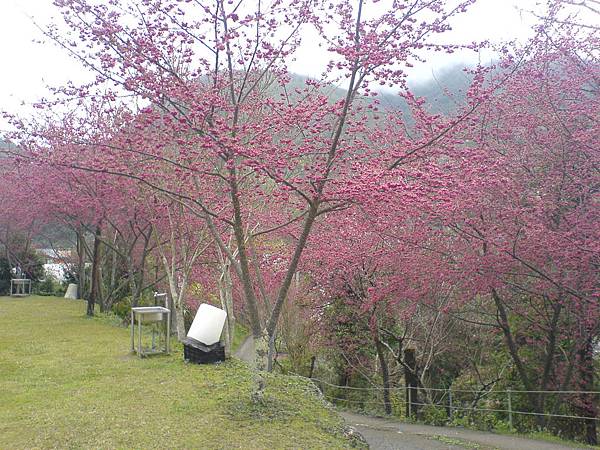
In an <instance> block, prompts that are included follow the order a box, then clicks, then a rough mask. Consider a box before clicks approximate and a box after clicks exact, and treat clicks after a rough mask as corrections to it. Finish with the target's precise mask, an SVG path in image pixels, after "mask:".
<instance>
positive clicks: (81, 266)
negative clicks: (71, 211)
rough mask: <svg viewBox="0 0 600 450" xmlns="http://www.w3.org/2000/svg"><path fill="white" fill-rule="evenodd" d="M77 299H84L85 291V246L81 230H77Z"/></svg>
mask: <svg viewBox="0 0 600 450" xmlns="http://www.w3.org/2000/svg"><path fill="white" fill-rule="evenodd" d="M77 257H78V261H77V298H78V299H80V300H81V299H83V292H84V289H85V245H84V236H83V232H82V230H81V228H79V229H78V230H77Z"/></svg>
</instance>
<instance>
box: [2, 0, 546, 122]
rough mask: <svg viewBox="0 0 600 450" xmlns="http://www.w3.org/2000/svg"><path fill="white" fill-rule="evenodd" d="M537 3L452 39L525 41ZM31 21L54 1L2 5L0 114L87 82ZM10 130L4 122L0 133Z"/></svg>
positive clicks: (307, 60)
mask: <svg viewBox="0 0 600 450" xmlns="http://www.w3.org/2000/svg"><path fill="white" fill-rule="evenodd" d="M536 3H538V1H537V0H479V1H478V3H477V4H476V5H475V6H473V7H472V8H471V9H470V11H469V12H468V13H466V14H464V15H462V16H460V17H459V18H457V19H455V21H454V22H453V28H454V29H453V31H452V32H451V33H452V39H453V40H454V41H459V42H471V41H474V40H482V39H490V40H492V41H496V42H499V41H501V40H506V39H518V40H521V41H524V40H525V39H526V38H527V37H528V36H529V35H530V33H531V24H532V23H533V18H532V17H531V15H530V14H528V13H527V12H524V11H523V10H531V9H535V8H536ZM30 16H31V17H33V18H34V19H35V20H36V21H37V22H39V23H42V24H43V23H48V22H50V21H52V18H53V17H57V16H58V14H57V12H56V8H55V7H54V6H52V0H0V42H1V43H2V45H1V48H2V52H1V53H0V58H1V59H0V61H1V62H0V110H8V111H11V112H16V111H19V112H21V113H25V112H26V111H27V110H28V108H29V107H28V106H27V105H29V104H30V103H31V102H34V101H35V100H36V99H38V98H40V97H42V96H43V95H44V93H45V92H47V88H46V86H48V85H52V86H56V85H61V84H64V83H65V82H66V81H69V80H72V81H75V82H77V81H82V80H84V79H85V74H84V71H83V70H82V69H81V67H80V66H79V65H78V64H77V63H76V62H74V61H73V60H72V59H70V58H69V57H68V56H67V55H66V54H65V53H64V51H62V50H61V49H59V48H56V47H55V46H53V45H52V44H44V45H42V44H37V43H34V42H33V41H34V40H35V39H38V40H39V39H41V38H42V36H41V34H40V32H39V30H38V29H37V28H36V26H35V25H34V24H33V22H32V20H31V18H30ZM308 41H309V42H310V39H308ZM481 58H483V59H484V60H485V59H486V58H487V59H489V58H490V55H489V54H488V55H481ZM325 60H326V55H324V54H319V52H318V50H317V49H316V48H314V47H311V46H310V45H307V46H304V47H303V48H302V49H301V50H300V52H299V53H298V59H297V61H296V62H295V63H294V64H293V65H292V66H291V67H290V69H291V70H292V71H294V72H296V73H301V74H303V75H313V76H318V75H319V74H320V72H321V70H322V67H323V65H324V63H325V62H326V61H325ZM476 60H477V56H475V55H471V54H469V55H467V54H454V55H443V56H440V55H437V56H436V57H435V58H433V59H431V60H430V62H429V63H428V64H427V65H420V66H419V67H418V68H416V69H415V70H414V71H413V73H412V78H413V79H414V80H417V81H418V80H424V79H427V78H430V77H431V75H432V73H437V72H439V71H441V70H443V68H444V67H447V66H449V65H453V64H456V63H474V62H476ZM23 102H24V103H25V106H23V105H22V103H23ZM5 127H6V124H5V122H2V119H0V130H2V129H3V128H5ZM0 132H1V131H0Z"/></svg>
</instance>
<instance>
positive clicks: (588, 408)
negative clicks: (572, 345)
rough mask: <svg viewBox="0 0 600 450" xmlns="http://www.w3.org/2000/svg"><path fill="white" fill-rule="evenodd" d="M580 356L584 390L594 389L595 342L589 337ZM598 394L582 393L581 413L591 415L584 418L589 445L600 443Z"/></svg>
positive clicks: (579, 368) (580, 370)
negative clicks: (597, 419) (599, 433)
mask: <svg viewBox="0 0 600 450" xmlns="http://www.w3.org/2000/svg"><path fill="white" fill-rule="evenodd" d="M578 356H579V358H578V359H579V367H578V370H579V377H580V379H581V390H582V391H587V392H590V391H593V390H594V372H595V367H594V355H593V342H592V339H591V338H588V339H587V340H586V342H585V344H584V346H583V347H582V348H581V350H579V352H578ZM597 395H598V394H581V396H580V398H579V402H580V403H581V407H580V409H581V415H582V416H585V417H589V419H584V426H585V441H586V443H587V444H589V445H598V433H597V430H596V422H597V421H596V417H598V403H597V401H598V399H597V398H596V396H597Z"/></svg>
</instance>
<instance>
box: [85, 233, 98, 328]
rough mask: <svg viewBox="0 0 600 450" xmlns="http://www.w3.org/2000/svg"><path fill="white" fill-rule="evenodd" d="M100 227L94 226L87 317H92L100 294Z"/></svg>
mask: <svg viewBox="0 0 600 450" xmlns="http://www.w3.org/2000/svg"><path fill="white" fill-rule="evenodd" d="M101 237H102V235H101V229H100V225H98V226H96V233H95V234H94V252H93V256H92V283H91V284H92V286H91V291H90V296H89V297H88V303H87V315H88V316H93V315H94V304H95V303H98V302H99V300H100V299H99V298H98V295H99V293H100V239H101Z"/></svg>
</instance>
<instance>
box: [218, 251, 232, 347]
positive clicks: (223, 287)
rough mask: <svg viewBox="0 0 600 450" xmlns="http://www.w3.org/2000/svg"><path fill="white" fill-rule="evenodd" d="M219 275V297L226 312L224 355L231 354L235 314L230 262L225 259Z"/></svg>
mask: <svg viewBox="0 0 600 450" xmlns="http://www.w3.org/2000/svg"><path fill="white" fill-rule="evenodd" d="M221 264H222V266H221V276H220V277H219V298H220V300H221V307H222V308H223V310H224V311H225V312H226V313H227V319H226V322H225V328H224V333H223V334H224V341H225V356H226V357H230V356H231V345H232V343H233V336H234V334H235V315H234V312H233V282H232V280H231V264H230V263H229V261H227V260H226V259H224V258H222V261H221Z"/></svg>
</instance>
